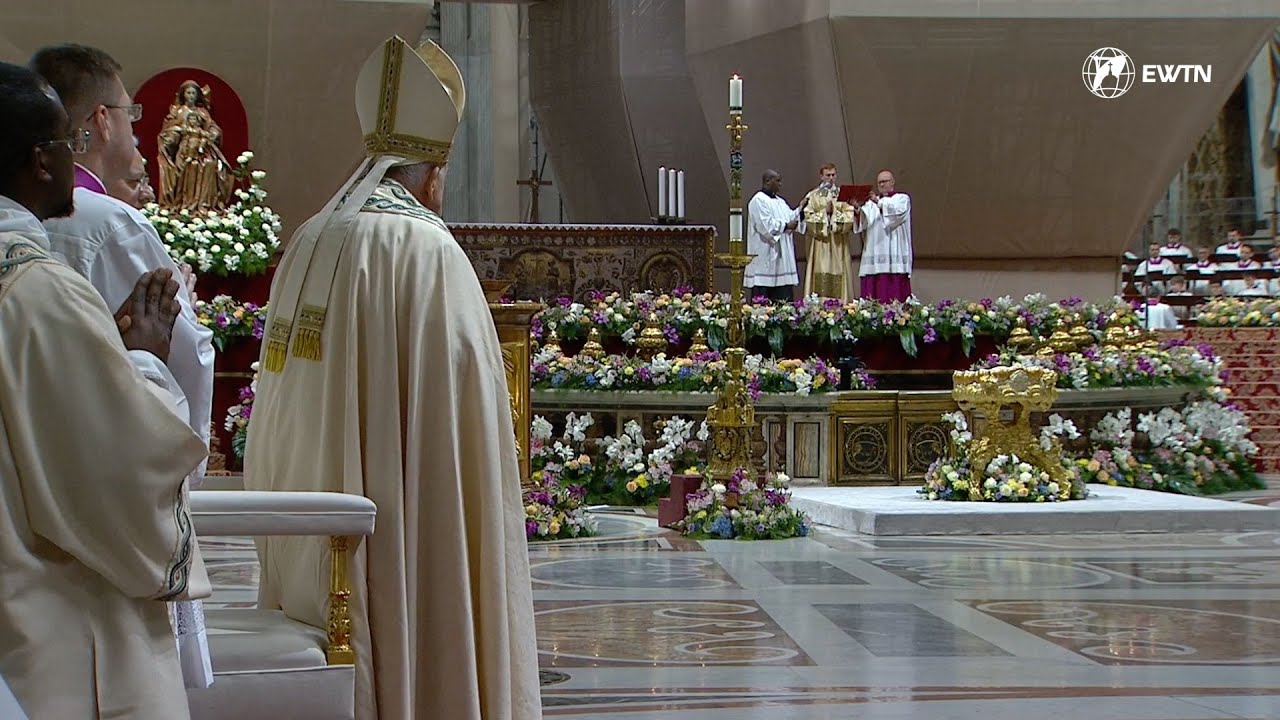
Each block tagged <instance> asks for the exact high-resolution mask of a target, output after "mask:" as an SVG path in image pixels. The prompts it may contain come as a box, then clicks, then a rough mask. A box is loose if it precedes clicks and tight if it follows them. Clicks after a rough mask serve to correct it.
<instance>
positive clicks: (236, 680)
mask: <svg viewBox="0 0 1280 720" xmlns="http://www.w3.org/2000/svg"><path fill="white" fill-rule="evenodd" d="M376 515H377V508H376V507H375V506H374V503H373V501H372V500H369V499H368V498H366V497H362V496H360V495H347V494H343V493H324V492H254V491H238V490H226V491H220V490H205V491H196V492H193V493H191V518H192V521H193V523H194V524H195V529H196V533H197V534H198V535H201V536H204V537H211V536H230V537H245V536H249V537H268V536H280V535H326V536H328V537H329V544H330V545H329V546H330V553H331V558H332V572H331V574H330V588H329V617H328V628H318V627H313V626H311V625H307V624H304V623H300V622H298V621H296V620H292V619H290V618H287V617H285V615H284V613H282V612H280V611H279V610H265V609H261V608H252V609H209V608H206V609H205V626H206V627H207V629H208V634H209V655H210V659H211V660H212V663H213V677H214V680H213V685H212V686H211V687H209V688H205V689H193V690H188V691H187V698H188V702H189V705H190V707H191V717H192V720H256V719H257V718H263V719H264V720H265V719H267V718H270V719H271V720H292V719H294V718H297V719H298V720H303V719H305V720H328V719H329V718H332V719H334V720H350V719H351V718H353V717H354V714H355V707H354V706H355V665H354V663H355V654H354V652H353V651H352V649H351V617H350V614H349V610H348V601H349V599H350V597H351V588H350V587H349V585H348V582H347V559H348V557H349V555H350V553H351V552H352V551H353V550H354V549H355V548H356V547H357V546H358V545H359V543H360V542H361V541H362V540H363V539H364V538H365V537H367V536H369V535H372V534H373V529H374V520H375V516H376Z"/></svg>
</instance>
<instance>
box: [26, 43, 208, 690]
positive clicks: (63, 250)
mask: <svg viewBox="0 0 1280 720" xmlns="http://www.w3.org/2000/svg"><path fill="white" fill-rule="evenodd" d="M29 67H30V68H31V69H32V70H34V71H36V72H37V73H39V74H40V75H41V76H42V77H43V78H44V79H45V80H46V81H47V82H48V83H49V85H50V86H52V87H53V89H54V90H55V91H56V92H57V93H58V96H59V97H60V98H61V99H62V103H63V105H64V106H65V107H66V109H67V114H68V115H69V116H70V118H71V122H72V124H73V128H74V130H75V132H76V133H77V134H79V136H81V137H83V135H84V131H87V132H88V133H89V144H88V148H86V149H85V151H84V152H83V153H80V154H77V155H76V156H75V161H76V179H77V183H76V185H77V187H76V190H75V212H74V213H72V214H71V216H70V217H65V218H50V219H48V220H46V221H45V223H44V226H45V229H46V230H47V231H48V233H49V244H50V246H51V248H52V250H53V252H54V253H55V254H56V255H61V257H62V259H63V260H64V261H65V262H66V263H67V264H68V265H70V266H71V269H72V270H75V271H76V272H78V273H80V274H81V275H82V276H84V277H85V278H87V279H88V280H89V282H90V283H92V284H93V286H94V287H95V288H97V290H98V292H99V293H100V294H101V295H102V298H103V299H104V300H106V302H107V306H108V307H112V308H119V307H121V303H124V302H125V301H126V300H127V299H128V298H129V296H130V293H131V292H132V290H133V288H134V285H135V284H136V282H137V280H138V278H139V277H140V276H142V275H143V274H144V273H147V272H151V271H161V272H167V273H169V274H171V275H172V276H173V277H174V278H175V279H178V278H184V273H183V271H182V269H180V268H179V267H178V266H177V265H176V264H175V263H174V261H173V259H172V258H170V257H169V253H168V251H167V250H166V249H165V246H164V244H163V243H162V242H160V236H159V235H157V234H156V231H155V228H154V227H152V225H151V223H150V222H148V221H147V219H146V218H145V217H144V216H143V215H142V213H140V212H138V210H137V209H135V208H132V207H130V206H129V205H128V204H126V203H124V202H121V201H120V200H117V199H116V198H113V197H110V196H109V195H107V194H106V188H107V186H109V185H113V184H115V183H116V182H117V181H118V180H119V179H120V178H124V177H127V176H128V175H129V172H130V166H131V165H132V164H133V159H134V156H135V153H136V152H137V149H136V148H135V147H134V142H133V123H134V122H135V121H136V120H138V119H139V118H141V117H142V108H141V106H139V105H137V104H136V103H134V102H133V98H131V97H130V96H129V93H128V91H126V90H125V87H124V83H123V82H122V81H121V79H120V72H121V67H120V64H119V63H117V62H116V61H115V60H114V59H113V58H112V57H111V56H110V55H108V54H107V53H106V52H103V51H102V50H99V49H97V48H91V47H85V46H83V45H55V46H51V47H46V48H42V49H40V50H37V51H36V53H35V55H33V56H32V58H31V61H30V63H29ZM181 285H182V287H180V288H179V290H178V296H177V297H178V303H179V305H180V307H181V312H180V314H179V315H178V319H177V321H176V322H175V323H174V325H173V341H172V343H171V346H170V349H169V352H168V357H167V358H166V360H165V361H164V362H161V361H160V360H159V359H158V358H156V357H155V356H154V355H150V354H147V353H135V354H134V355H133V356H132V357H133V358H134V360H135V362H136V363H137V365H138V369H139V370H140V371H141V372H142V374H143V375H144V376H145V377H147V378H148V379H150V380H152V381H153V382H155V383H157V384H159V385H162V386H164V387H165V388H166V389H168V390H169V391H170V392H171V393H172V394H173V396H174V398H175V401H176V402H177V403H179V404H180V405H181V406H182V407H183V413H184V415H185V417H187V419H188V424H189V425H190V427H191V429H192V430H193V431H195V433H196V434H197V435H198V436H199V437H200V439H201V440H202V441H204V442H205V444H206V447H207V445H208V442H209V431H210V420H211V416H212V411H213V333H212V331H210V330H209V328H206V327H204V326H203V325H201V324H200V322H199V321H198V320H197V319H196V315H195V312H194V310H193V309H192V300H191V286H190V284H189V283H188V282H183V283H181ZM203 478H204V464H203V463H202V464H201V465H200V467H199V468H198V469H197V471H196V472H195V473H194V475H193V476H192V484H193V485H199V483H200V482H201V480H202V479H203ZM174 612H175V613H177V614H178V620H179V621H178V622H176V623H175V624H176V625H177V626H178V627H183V628H193V630H192V631H191V632H189V633H184V634H182V635H181V636H180V637H179V645H180V646H181V648H182V653H183V661H184V665H183V669H184V671H185V672H186V674H187V682H188V684H189V685H191V686H192V687H208V685H209V683H211V682H212V681H213V671H212V669H211V666H210V661H209V656H208V645H207V641H206V639H205V635H204V633H203V631H202V630H195V629H194V628H203V627H204V623H203V622H202V621H201V615H202V611H201V610H200V608H199V606H198V605H197V604H192V603H186V604H183V603H179V604H176V605H175V606H174Z"/></svg>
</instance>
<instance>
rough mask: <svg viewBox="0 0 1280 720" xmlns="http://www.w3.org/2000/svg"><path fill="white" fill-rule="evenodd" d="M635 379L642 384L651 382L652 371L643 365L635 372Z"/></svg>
mask: <svg viewBox="0 0 1280 720" xmlns="http://www.w3.org/2000/svg"><path fill="white" fill-rule="evenodd" d="M636 377H638V378H640V380H641V381H642V382H652V381H653V371H652V370H650V369H649V366H648V365H645V366H644V367H641V368H640V369H639V370H637V371H636Z"/></svg>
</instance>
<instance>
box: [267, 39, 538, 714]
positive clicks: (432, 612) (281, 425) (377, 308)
mask: <svg viewBox="0 0 1280 720" xmlns="http://www.w3.org/2000/svg"><path fill="white" fill-rule="evenodd" d="M464 94H465V90H464V87H463V82H462V76H461V75H460V74H459V72H458V68H457V66H456V65H454V63H453V61H452V60H451V59H450V58H449V56H448V55H446V54H445V53H444V51H443V50H441V49H440V48H439V47H438V46H436V45H435V44H434V43H431V42H428V43H426V44H425V45H423V46H422V47H420V48H418V49H417V50H416V51H415V50H414V48H413V47H411V46H409V45H408V44H407V43H405V42H404V41H403V40H401V39H400V38H398V37H396V38H392V39H391V40H388V41H387V42H386V43H384V44H383V45H382V46H381V47H379V48H378V50H377V51H376V52H375V53H374V54H373V55H372V56H371V57H370V58H369V59H368V60H367V61H366V62H365V64H364V67H363V68H361V70H360V74H359V77H358V79H357V81H356V109H357V114H358V115H359V117H360V125H361V129H362V130H363V132H364V142H365V149H366V151H367V153H368V155H369V157H368V159H367V160H366V161H365V162H364V163H363V164H362V166H361V167H360V168H359V169H358V170H357V171H356V173H355V175H353V176H352V177H351V179H350V180H349V181H348V182H347V183H346V184H345V185H344V186H343V187H342V188H339V190H338V192H337V193H335V194H334V196H333V197H332V199H330V201H329V203H328V204H327V205H326V206H325V208H324V209H323V210H321V211H320V213H319V214H318V215H316V216H315V217H312V218H311V219H310V220H308V221H307V222H306V223H305V224H304V225H303V226H302V227H301V228H299V230H298V232H297V233H296V234H295V235H294V236H293V238H292V240H291V241H290V242H289V244H288V246H286V250H285V252H284V256H283V258H282V259H281V261H280V267H279V269H278V271H277V272H276V276H275V279H274V282H273V283H272V287H271V304H270V306H269V307H270V310H269V312H268V316H267V337H266V343H265V346H264V352H263V358H262V363H261V367H262V372H261V375H260V377H259V379H258V388H257V395H256V397H255V398H254V405H253V422H252V423H250V424H249V438H248V444H247V447H246V457H245V485H246V487H248V488H250V489H255V490H324V491H331V492H347V493H352V494H356V495H364V496H366V497H368V498H370V499H371V500H373V501H374V502H375V503H377V505H378V529H377V532H376V533H374V535H373V536H372V537H370V538H369V539H368V540H367V541H366V542H365V543H364V545H362V546H361V548H360V550H359V551H358V552H357V553H356V556H355V558H354V560H353V562H352V565H351V576H352V580H351V584H352V588H353V593H352V598H351V610H352V616H353V627H352V646H353V649H354V650H355V655H356V717H357V718H359V719H360V720H372V719H373V718H381V719H382V720H446V719H447V720H531V719H533V720H536V719H537V718H540V717H541V714H542V709H541V702H540V699H539V689H538V657H537V645H536V643H535V640H534V625H533V597H532V592H531V586H530V579H529V556H528V545H527V542H526V540H525V526H524V517H525V512H524V507H523V506H522V504H521V497H520V470H519V466H518V464H517V458H516V444H515V435H514V429H513V426H512V418H511V404H510V403H511V401H510V397H509V395H508V394H507V381H506V374H505V369H504V365H503V353H502V349H501V347H500V346H499V344H498V335H497V331H496V329H495V328H494V324H493V318H492V316H491V315H490V313H489V306H488V303H487V301H486V300H485V296H484V291H483V290H482V289H481V287H480V281H479V280H478V279H477V278H476V274H475V271H474V270H473V269H472V267H471V263H470V262H469V261H468V260H467V256H466V255H465V254H464V253H463V251H462V249H461V247H460V246H459V245H458V243H457V242H456V241H455V240H454V239H453V236H452V235H451V234H450V232H449V229H448V227H447V226H446V225H445V223H444V221H443V220H441V219H440V215H439V213H440V212H441V206H442V204H443V199H444V187H445V185H444V183H445V172H446V167H447V165H446V163H447V162H448V158H449V150H450V147H451V144H452V141H453V136H454V132H455V131H456V129H457V127H458V123H459V121H460V120H461V117H462V112H463V107H464V99H465V98H464ZM258 548H259V557H260V558H261V561H262V582H261V589H260V595H259V601H260V604H261V605H262V606H263V607H279V608H281V609H283V610H284V613H285V614H286V615H288V616H289V617H291V618H294V619H296V620H299V621H301V622H304V623H307V624H311V625H315V626H318V627H324V626H325V622H326V613H325V606H326V602H325V595H326V591H327V589H328V580H327V578H328V571H327V570H325V569H324V568H325V567H326V564H325V558H326V557H327V553H328V542H327V541H326V540H325V539H323V538H319V539H316V538H268V539H265V540H262V541H259V545H258Z"/></svg>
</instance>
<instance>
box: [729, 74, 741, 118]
mask: <svg viewBox="0 0 1280 720" xmlns="http://www.w3.org/2000/svg"><path fill="white" fill-rule="evenodd" d="M729 109H730V110H741V109H742V78H740V77H738V76H737V75H734V76H733V77H731V78H729Z"/></svg>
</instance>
